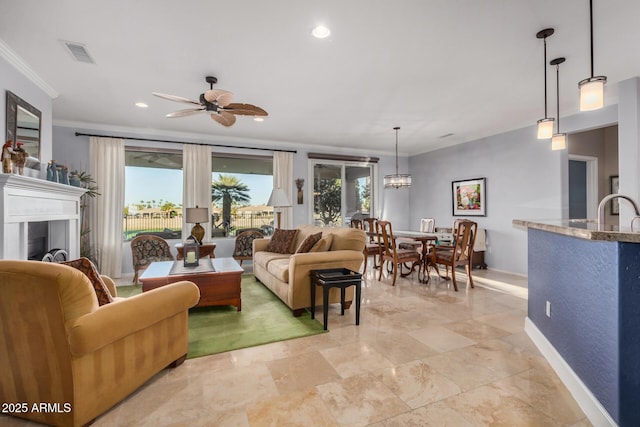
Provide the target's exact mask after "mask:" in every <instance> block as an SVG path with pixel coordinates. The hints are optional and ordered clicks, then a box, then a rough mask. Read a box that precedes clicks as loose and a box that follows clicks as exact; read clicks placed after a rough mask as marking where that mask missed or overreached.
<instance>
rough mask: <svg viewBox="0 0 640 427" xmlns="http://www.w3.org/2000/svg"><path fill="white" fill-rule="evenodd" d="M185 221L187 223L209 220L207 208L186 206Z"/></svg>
mask: <svg viewBox="0 0 640 427" xmlns="http://www.w3.org/2000/svg"><path fill="white" fill-rule="evenodd" d="M185 221H186V222H188V223H189V224H196V223H201V222H209V209H207V208H199V207H197V206H196V207H195V208H187V209H186V214H185Z"/></svg>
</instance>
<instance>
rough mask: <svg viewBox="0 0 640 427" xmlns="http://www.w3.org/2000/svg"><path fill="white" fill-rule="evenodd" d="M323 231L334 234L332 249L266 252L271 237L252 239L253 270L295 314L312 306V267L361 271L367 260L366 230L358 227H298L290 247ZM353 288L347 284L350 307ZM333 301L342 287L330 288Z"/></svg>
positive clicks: (319, 300) (319, 297)
mask: <svg viewBox="0 0 640 427" xmlns="http://www.w3.org/2000/svg"><path fill="white" fill-rule="evenodd" d="M320 231H321V232H322V235H323V238H325V237H327V236H329V235H330V236H331V237H330V239H331V246H330V247H329V248H328V249H329V250H327V251H323V252H309V253H299V254H279V253H273V252H266V251H265V249H266V247H267V245H268V243H269V240H268V239H256V240H254V241H253V273H254V275H255V276H256V278H257V279H258V280H260V282H262V283H263V284H264V285H265V286H266V287H268V288H269V289H270V290H271V291H272V292H273V293H274V294H276V295H277V296H278V297H279V298H280V299H281V300H282V301H284V303H285V304H287V305H288V306H289V307H290V308H291V310H293V315H294V316H299V315H300V314H302V311H303V310H304V309H305V308H307V307H309V306H310V299H311V288H310V286H311V279H310V277H309V271H310V270H314V269H322V268H348V269H350V270H353V271H359V270H360V267H361V265H362V262H363V260H364V255H363V254H362V251H363V250H364V245H365V240H366V233H365V232H364V231H362V230H357V229H355V228H321V227H316V226H313V225H302V226H300V227H298V234H297V236H296V239H295V240H294V242H293V243H292V245H291V247H290V252H292V253H293V252H295V250H296V248H297V247H298V246H299V245H300V243H301V242H302V241H303V240H304V239H305V238H306V237H307V236H309V235H311V234H315V233H317V232H320ZM353 294H354V289H353V287H350V288H347V293H346V297H345V301H347V302H348V303H347V304H346V307H347V308H349V307H350V305H351V302H352V301H353ZM329 302H330V303H339V302H340V289H337V288H335V289H331V291H330V295H329ZM320 304H322V292H317V293H316V305H320Z"/></svg>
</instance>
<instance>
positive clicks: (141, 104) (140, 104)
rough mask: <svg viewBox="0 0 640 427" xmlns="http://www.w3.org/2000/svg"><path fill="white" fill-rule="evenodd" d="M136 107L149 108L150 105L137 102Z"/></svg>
mask: <svg viewBox="0 0 640 427" xmlns="http://www.w3.org/2000/svg"><path fill="white" fill-rule="evenodd" d="M136 107H140V108H149V105H147V104H145V103H144V102H136Z"/></svg>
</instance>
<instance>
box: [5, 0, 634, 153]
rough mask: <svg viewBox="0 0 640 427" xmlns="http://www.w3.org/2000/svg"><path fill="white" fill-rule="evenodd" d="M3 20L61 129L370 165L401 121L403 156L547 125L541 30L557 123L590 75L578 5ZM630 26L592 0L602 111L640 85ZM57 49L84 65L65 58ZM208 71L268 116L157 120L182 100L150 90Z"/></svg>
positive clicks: (299, 2) (356, 3)
mask: <svg viewBox="0 0 640 427" xmlns="http://www.w3.org/2000/svg"><path fill="white" fill-rule="evenodd" d="M0 10H2V13H1V14H0V41H3V42H4V44H5V45H6V46H8V47H9V49H10V50H12V51H13V52H14V53H16V54H17V55H18V56H19V57H20V58H21V59H22V60H23V61H24V62H25V63H26V64H28V66H29V67H30V68H31V69H32V70H33V71H34V72H35V73H36V74H37V75H38V76H39V77H40V78H42V80H44V82H46V84H47V85H48V86H50V87H51V88H52V89H53V91H54V92H55V93H57V97H55V99H54V100H53V120H54V124H62V125H73V126H80V125H81V124H85V125H86V124H96V125H100V126H99V127H98V126H94V127H93V128H100V129H120V130H122V129H130V130H131V131H133V132H137V133H146V134H156V135H157V134H163V135H171V134H173V135H193V136H195V137H198V138H202V139H205V140H212V141H220V140H222V141H228V142H230V143H233V142H234V141H236V142H237V141H242V143H243V144H247V145H254V146H261V145H264V146H273V145H274V144H278V145H279V146H282V145H284V146H286V145H287V143H291V144H308V145H310V146H312V147H313V150H317V148H318V147H319V146H323V147H328V148H330V149H335V150H336V151H345V149H346V148H345V147H347V148H348V150H349V151H351V152H353V151H359V152H364V153H372V154H373V153H393V150H394V142H395V134H394V131H393V127H394V126H400V127H401V130H400V132H399V151H400V152H401V153H403V154H404V153H406V154H417V153H422V152H426V151H430V150H433V149H436V148H439V147H443V146H447V145H453V144H457V143H461V142H466V141H471V140H475V139H479V138H483V137H486V136H490V135H494V134H497V133H501V132H505V131H508V130H512V129H516V128H520V127H524V126H528V125H532V124H534V123H535V122H536V120H538V119H540V118H542V117H544V95H543V93H544V92H543V84H544V83H543V82H544V81H543V43H542V41H541V40H539V39H537V38H536V37H535V35H536V33H537V32H538V31H539V30H541V29H543V28H547V27H552V28H555V30H556V31H555V34H554V35H553V36H551V37H550V38H549V39H548V59H549V60H551V59H553V58H555V57H557V56H564V57H566V58H567V61H566V62H565V63H564V64H562V65H561V66H560V91H561V96H560V98H561V99H560V112H561V117H562V116H566V115H571V114H575V113H577V112H578V90H577V82H578V81H579V80H582V79H584V78H586V77H589V75H590V69H589V2H588V1H587V0H563V1H557V0H483V1H478V0H402V1H395V2H392V1H390V0H387V1H382V0H349V1H338V0H323V1H303V0H271V1H263V0H239V1H225V2H222V1H214V0H190V1H185V2H178V1H175V0H172V1H166V0H161V1H158V0H155V1H151V0H138V1H130V0H127V1H125V0H113V1H102V2H87V1H80V0H73V1H71V0H60V1H55V2H43V1H38V0H20V1H19V2H18V1H15V0H0ZM638 16H640V1H637V0H608V1H606V2H605V1H603V0H596V1H595V4H594V38H595V42H594V43H595V46H594V49H595V74H596V75H602V74H604V75H606V76H607V77H608V83H607V85H606V88H607V89H606V103H607V104H611V103H616V102H617V92H616V91H617V84H616V83H617V82H619V81H621V80H625V79H628V78H631V77H634V76H638V75H640V55H638V54H637V52H638V49H639V46H640V26H639V25H637V19H638ZM320 23H323V24H324V25H326V26H327V27H329V28H330V29H331V35H330V36H329V37H328V38H326V39H322V40H320V39H315V38H314V37H312V36H311V35H310V32H311V30H312V28H313V27H314V26H316V25H317V24H320ZM62 40H64V41H72V42H76V43H80V44H84V45H85V46H86V49H87V50H88V51H89V53H90V54H91V56H92V57H93V59H94V60H95V64H86V63H80V62H76V61H74V60H73V59H72V57H71V55H70V54H69V53H68V52H67V51H66V50H65V48H64V46H63V44H62ZM547 72H548V79H549V80H548V82H549V116H552V117H553V116H555V115H556V107H555V83H556V78H555V67H547ZM206 75H215V76H217V77H218V84H217V86H216V87H218V88H220V89H226V90H229V91H231V92H233V93H234V94H235V99H234V101H235V102H245V103H251V104H255V105H258V106H260V107H262V108H264V109H265V110H267V111H268V112H269V117H267V118H266V120H265V121H264V122H262V123H258V122H255V121H253V120H251V118H249V117H239V118H238V121H237V123H236V124H235V125H234V126H232V127H230V128H224V127H222V126H220V125H219V124H217V123H215V122H214V121H213V120H211V118H210V117H209V116H208V115H204V114H203V115H196V116H190V117H184V118H174V119H167V118H165V117H164V115H165V114H167V113H170V112H172V111H175V110H179V109H182V108H185V104H179V103H176V102H172V101H167V100H164V99H160V98H156V97H154V96H152V95H151V92H154V91H156V92H163V93H168V94H173V95H179V96H183V97H186V98H193V99H197V97H198V96H199V94H200V93H202V92H204V90H206V89H208V85H207V84H206V83H205V81H204V78H205V76H206ZM138 101H143V102H146V103H147V104H148V105H149V108H147V109H140V108H137V107H135V106H134V103H135V102H138ZM584 114H589V113H584ZM446 134H453V135H451V136H449V137H446V138H442V136H443V135H446ZM334 147H335V148H334Z"/></svg>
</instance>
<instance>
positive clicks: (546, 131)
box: [536, 28, 554, 139]
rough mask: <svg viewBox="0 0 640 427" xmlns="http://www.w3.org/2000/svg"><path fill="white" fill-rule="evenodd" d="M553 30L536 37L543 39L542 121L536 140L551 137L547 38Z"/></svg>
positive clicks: (545, 31)
mask: <svg viewBox="0 0 640 427" xmlns="http://www.w3.org/2000/svg"><path fill="white" fill-rule="evenodd" d="M553 31H554V30H553V28H545V29H544V30H542V31H538V33H537V34H536V37H537V38H539V39H544V62H543V65H544V119H540V120H538V139H549V138H551V137H552V136H553V117H547V37H549V36H551V35H552V34H553Z"/></svg>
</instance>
